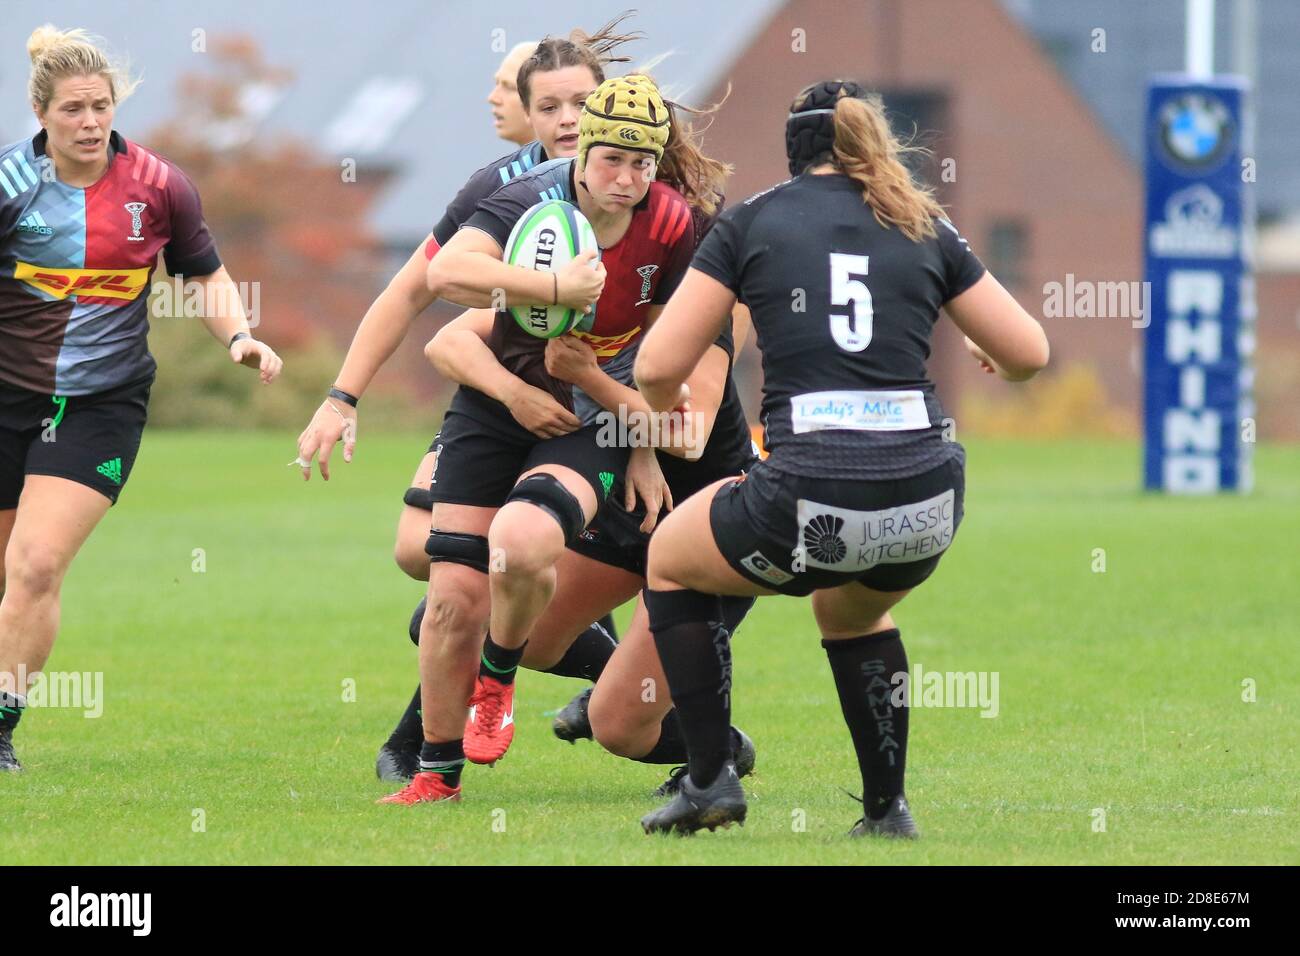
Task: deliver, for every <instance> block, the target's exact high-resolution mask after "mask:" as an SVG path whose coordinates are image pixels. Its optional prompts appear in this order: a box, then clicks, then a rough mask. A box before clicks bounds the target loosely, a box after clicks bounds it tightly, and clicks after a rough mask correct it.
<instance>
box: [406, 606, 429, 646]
mask: <svg viewBox="0 0 1300 956" xmlns="http://www.w3.org/2000/svg"><path fill="white" fill-rule="evenodd" d="M428 605H429V599H428V598H420V603H419V604H417V605H416V606H415V612H414V613H413V614H412V615H411V626H410V630H409V633H410V635H411V643H412V644H414V645H415V646H416V647H419V646H420V624H421V623H423V621H424V609H425V608H426V607H428Z"/></svg>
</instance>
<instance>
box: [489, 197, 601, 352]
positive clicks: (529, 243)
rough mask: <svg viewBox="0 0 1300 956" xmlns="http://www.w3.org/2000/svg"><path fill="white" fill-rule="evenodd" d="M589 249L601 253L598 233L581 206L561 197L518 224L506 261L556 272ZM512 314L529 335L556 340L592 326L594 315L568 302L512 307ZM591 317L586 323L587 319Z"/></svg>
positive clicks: (535, 208)
mask: <svg viewBox="0 0 1300 956" xmlns="http://www.w3.org/2000/svg"><path fill="white" fill-rule="evenodd" d="M588 249H594V250H596V252H597V253H598V255H597V258H596V259H593V260H592V264H593V266H594V265H595V263H596V262H597V261H598V260H599V252H600V247H599V246H597V245H596V233H595V232H594V231H593V230H592V228H591V223H589V222H588V221H587V217H586V216H584V215H583V214H582V213H581V212H580V211H579V210H578V207H577V206H575V205H573V204H572V203H569V202H565V201H563V200H560V199H552V200H547V201H546V202H540V203H538V204H537V205H536V206H533V207H532V208H531V209H529V210H528V211H527V212H525V213H524V214H523V215H522V216H520V217H519V221H518V222H517V223H515V227H514V229H512V230H511V231H510V238H509V239H507V240H506V258H505V261H506V262H508V263H509V264H510V265H513V266H524V267H525V268H528V269H537V270H539V271H541V272H556V271H558V270H559V269H562V268H564V266H566V265H568V264H569V263H570V262H572V261H573V260H574V259H576V258H577V257H578V256H579V255H581V254H582V253H584V252H586V251H587V250H588ZM509 311H510V314H511V315H512V316H514V319H515V321H516V322H517V323H519V327H520V328H521V329H523V330H524V331H525V332H527V333H528V334H529V335H535V336H537V337H538V338H542V339H553V338H555V337H557V336H560V335H564V334H565V333H566V332H569V331H572V330H573V329H574V328H576V327H578V326H579V324H584V325H585V327H587V328H590V319H591V318H592V316H590V315H586V314H584V313H583V312H582V311H581V310H579V309H571V308H569V307H568V306H566V305H532V306H514V305H512V306H510V307H509ZM584 319H587V320H588V321H587V322H586V323H583V320H584Z"/></svg>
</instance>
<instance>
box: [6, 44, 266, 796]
mask: <svg viewBox="0 0 1300 956" xmlns="http://www.w3.org/2000/svg"><path fill="white" fill-rule="evenodd" d="M27 52H28V54H29V55H30V57H31V61H32V68H31V78H30V80H29V82H28V93H29V98H30V101H31V104H32V110H33V112H34V113H35V114H36V118H37V120H38V121H39V122H40V125H41V132H40V133H38V134H36V135H35V136H34V137H32V138H31V139H25V140H22V141H20V142H17V143H13V144H11V145H9V146H6V147H4V148H3V149H0V554H3V561H2V562H0V592H3V598H0V770H18V769H19V763H18V760H17V758H16V757H15V755H14V750H13V740H12V737H13V731H14V728H15V727H16V726H17V724H18V721H19V719H20V718H21V717H22V714H23V709H24V707H25V706H26V693H27V690H28V685H29V682H30V680H31V679H32V678H33V676H34V675H35V674H36V673H37V672H39V671H40V670H41V668H42V667H44V666H45V662H46V660H47V659H48V657H49V655H50V651H51V649H52V648H53V645H54V638H55V634H56V632H57V630H58V622H59V590H60V587H61V585H62V582H63V578H64V575H65V574H66V573H67V570H68V566H69V565H70V564H71V562H72V559H73V558H74V557H75V556H76V554H77V552H78V551H79V550H80V548H81V546H82V545H83V544H84V543H85V541H86V539H87V537H88V536H89V535H90V533H91V531H93V530H94V528H95V526H96V525H97V524H98V523H99V521H100V519H102V518H103V517H104V515H105V513H107V511H108V509H109V506H110V505H112V504H114V503H115V502H116V501H117V498H118V495H119V494H120V493H121V491H122V487H123V486H124V485H125V484H126V481H127V479H128V478H129V477H130V475H131V468H132V466H133V465H134V464H135V458H136V452H137V451H138V450H139V447H140V436H141V433H142V431H143V429H144V424H145V418H146V413H147V410H148V403H149V390H150V387H151V385H152V383H153V378H154V372H155V369H156V365H155V363H154V360H153V357H152V356H151V355H150V354H149V348H148V342H147V333H148V318H147V306H148V290H149V280H150V277H151V276H152V275H153V270H154V268H155V266H156V265H157V259H158V255H159V253H161V254H162V256H163V260H164V262H165V264H166V268H167V271H168V272H170V273H171V274H172V275H175V276H184V277H185V278H186V279H187V280H188V281H191V282H197V283H199V284H200V285H201V286H202V287H203V291H204V301H205V303H207V306H208V311H207V312H206V314H205V315H204V317H203V322H204V324H205V325H206V326H207V328H208V331H209V332H211V333H212V335H213V337H214V338H216V339H217V341H218V342H220V343H221V345H222V347H223V348H226V349H228V350H229V352H230V358H231V361H233V362H235V363H237V364H242V365H247V366H250V367H253V368H256V369H258V370H259V371H260V372H261V380H262V382H263V383H264V384H265V383H269V382H271V381H272V380H273V379H274V378H275V377H276V376H277V375H278V374H279V372H280V368H281V362H280V359H279V357H278V356H276V354H275V353H274V352H273V351H272V350H271V349H270V348H269V347H267V346H266V345H265V344H263V343H261V342H258V341H256V340H255V339H253V338H252V336H251V334H250V332H249V327H248V322H247V320H246V318H245V316H244V310H243V306H242V304H241V302H240V298H239V293H238V290H237V289H236V287H235V285H234V283H233V282H232V281H231V278H230V276H229V274H227V272H226V269H225V267H224V266H222V264H221V257H220V256H219V255H218V254H217V248H216V243H215V242H214V241H213V239H212V235H211V234H210V233H209V232H208V227H207V224H206V223H205V222H204V221H203V211H202V209H201V207H200V204H199V195H198V192H197V191H196V190H195V189H194V185H193V183H191V182H190V181H189V179H188V178H187V177H186V176H185V174H184V173H183V172H181V171H180V169H178V168H177V167H176V166H174V165H172V164H171V163H170V162H168V161H167V160H166V159H164V158H163V157H161V156H158V155H157V154H156V153H153V152H150V151H149V150H146V149H145V148H144V147H142V146H140V145H139V144H137V143H134V142H132V141H130V140H128V139H126V138H124V137H123V136H122V135H121V134H120V133H118V132H116V131H115V130H114V129H113V117H114V113H115V111H116V108H117V104H118V103H119V102H121V101H122V100H123V99H125V98H126V97H127V96H128V95H129V94H130V92H131V91H132V89H133V88H134V86H135V83H134V82H133V81H132V80H131V79H130V78H129V77H127V76H126V75H124V73H123V72H122V71H121V70H120V69H119V68H117V67H116V66H115V65H114V64H113V63H112V62H110V60H109V59H108V57H107V56H106V55H105V53H104V52H103V50H101V49H100V48H99V47H98V46H96V45H95V44H94V43H93V42H91V40H90V39H89V37H88V36H87V35H86V33H85V32H84V31H82V30H66V31H59V30H56V29H55V28H54V27H52V26H49V25H46V26H43V27H40V28H38V29H37V30H35V31H34V32H33V33H32V35H31V37H30V38H29V39H28V41H27Z"/></svg>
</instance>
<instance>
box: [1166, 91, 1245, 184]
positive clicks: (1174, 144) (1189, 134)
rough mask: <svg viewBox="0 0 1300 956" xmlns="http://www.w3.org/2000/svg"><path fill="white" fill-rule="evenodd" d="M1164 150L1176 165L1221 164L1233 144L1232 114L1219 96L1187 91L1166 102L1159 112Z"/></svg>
mask: <svg viewBox="0 0 1300 956" xmlns="http://www.w3.org/2000/svg"><path fill="white" fill-rule="evenodd" d="M1158 129H1159V137H1160V147H1161V149H1160V152H1161V155H1162V156H1164V157H1165V158H1166V159H1168V160H1171V161H1172V164H1173V165H1174V166H1175V167H1176V168H1182V169H1187V168H1191V169H1196V170H1205V169H1207V168H1209V167H1212V166H1217V165H1219V163H1221V162H1222V161H1223V159H1224V158H1225V157H1226V155H1227V153H1228V151H1229V148H1230V146H1231V145H1232V134H1233V129H1232V116H1231V115H1230V114H1229V113H1228V108H1227V107H1226V106H1225V105H1224V104H1223V101H1222V100H1220V99H1219V98H1218V97H1216V96H1214V95H1212V94H1208V93H1184V94H1182V95H1181V96H1176V97H1174V98H1173V99H1170V100H1168V101H1166V102H1165V104H1164V105H1163V106H1162V107H1161V108H1160V114H1159V123H1158Z"/></svg>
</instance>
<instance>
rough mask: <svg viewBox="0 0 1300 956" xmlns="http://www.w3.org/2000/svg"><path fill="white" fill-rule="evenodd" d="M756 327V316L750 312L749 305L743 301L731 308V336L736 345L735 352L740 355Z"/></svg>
mask: <svg viewBox="0 0 1300 956" xmlns="http://www.w3.org/2000/svg"><path fill="white" fill-rule="evenodd" d="M753 328H754V318H753V316H751V315H750V314H749V306H747V305H745V303H743V302H737V303H736V304H735V305H734V306H732V308H731V337H732V340H733V342H734V343H735V345H734V346H733V347H734V349H735V354H736V355H739V354H740V350H741V349H743V348H744V347H745V343H746V342H748V341H749V333H750V332H751V331H752V330H753Z"/></svg>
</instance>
